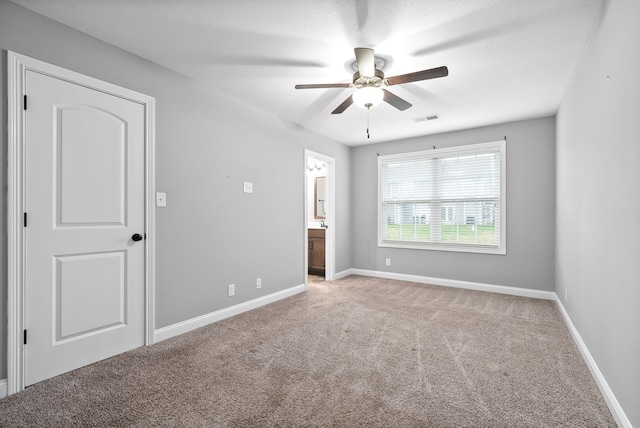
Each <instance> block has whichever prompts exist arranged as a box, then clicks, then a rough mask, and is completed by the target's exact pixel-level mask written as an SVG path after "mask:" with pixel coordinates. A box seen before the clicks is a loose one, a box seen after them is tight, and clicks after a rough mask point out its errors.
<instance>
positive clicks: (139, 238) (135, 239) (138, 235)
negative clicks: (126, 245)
mask: <svg viewBox="0 0 640 428" xmlns="http://www.w3.org/2000/svg"><path fill="white" fill-rule="evenodd" d="M131 239H133V242H138V241H142V239H143V237H142V235H140V234H139V233H134V234H133V236H132V237H131Z"/></svg>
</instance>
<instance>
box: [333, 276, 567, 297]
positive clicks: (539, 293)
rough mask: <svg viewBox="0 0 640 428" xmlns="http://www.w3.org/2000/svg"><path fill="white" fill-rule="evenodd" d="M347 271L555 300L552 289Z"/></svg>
mask: <svg viewBox="0 0 640 428" xmlns="http://www.w3.org/2000/svg"><path fill="white" fill-rule="evenodd" d="M345 272H346V271H345ZM349 272H350V274H351V275H363V276H371V277H374V278H387V279H397V280H400V281H410V282H418V283H421V284H432V285H441V286H444V287H454V288H463V289H465V290H476V291H487V292H489V293H500V294H509V295H511V296H521V297H532V298H534V299H544V300H556V293H554V292H553V291H543V290H534V289H531V288H518V287H509V286H505V285H494V284H485V283H482V282H471V281H460V280H457V279H445V278H433V277H429V276H420V275H410V274H406V273H394V272H381V271H375V270H366V269H349ZM341 274H342V272H341ZM345 276H346V275H345Z"/></svg>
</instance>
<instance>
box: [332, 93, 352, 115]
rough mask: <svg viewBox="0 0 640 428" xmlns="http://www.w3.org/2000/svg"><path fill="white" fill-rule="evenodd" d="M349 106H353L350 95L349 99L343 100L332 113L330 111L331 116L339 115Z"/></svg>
mask: <svg viewBox="0 0 640 428" xmlns="http://www.w3.org/2000/svg"><path fill="white" fill-rule="evenodd" d="M351 104H353V98H352V97H351V95H349V98H347V99H346V100H344V101H343V102H342V104H340V105H339V106H338V107H336V109H335V110H334V111H332V112H331V114H340V113H342V112H343V111H345V110H346V109H348V108H349V106H350V105H351Z"/></svg>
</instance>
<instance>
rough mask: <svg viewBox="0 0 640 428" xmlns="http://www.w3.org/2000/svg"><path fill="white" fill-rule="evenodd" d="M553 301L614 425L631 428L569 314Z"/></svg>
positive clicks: (560, 303)
mask: <svg viewBox="0 0 640 428" xmlns="http://www.w3.org/2000/svg"><path fill="white" fill-rule="evenodd" d="M555 301H556V304H557V305H558V310H559V311H560V314H562V318H564V322H565V323H566V324H567V327H568V328H569V331H570V332H571V336H572V337H573V340H574V341H575V343H576V345H577V346H578V349H579V350H580V353H581V354H582V357H583V358H584V361H585V363H587V366H588V367H589V370H590V371H591V375H592V376H593V378H594V380H595V381H596V384H597V385H598V388H599V389H600V392H601V393H602V396H603V398H604V401H605V402H606V403H607V406H608V407H609V410H610V411H611V414H612V415H613V417H614V419H615V420H616V423H617V424H618V426H620V427H624V428H632V425H631V422H630V421H629V418H627V415H626V414H625V413H624V410H622V406H620V403H619V402H618V400H617V399H616V397H615V395H614V394H613V391H612V390H611V388H610V387H609V384H608V383H607V380H606V379H605V378H604V375H603V374H602V372H601V371H600V368H599V367H598V364H596V361H595V360H594V359H593V357H592V356H591V352H589V348H587V345H586V343H584V340H582V336H580V333H578V330H577V329H576V326H575V325H574V324H573V321H571V318H570V317H569V313H568V312H567V310H566V309H565V308H564V305H563V304H562V301H561V300H560V298H559V297H558V296H557V295H556V299H555Z"/></svg>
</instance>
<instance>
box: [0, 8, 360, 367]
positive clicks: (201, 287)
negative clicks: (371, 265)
mask: <svg viewBox="0 0 640 428" xmlns="http://www.w3.org/2000/svg"><path fill="white" fill-rule="evenodd" d="M0 49H1V50H2V55H1V58H2V64H0V82H2V84H1V86H0V100H2V102H1V104H0V106H1V107H0V117H1V118H2V131H1V135H2V147H3V151H2V161H1V162H0V186H2V189H3V190H4V192H3V194H2V197H0V225H2V226H0V234H1V237H2V242H1V244H0V267H1V270H2V271H1V272H0V278H2V283H1V288H0V289H1V291H2V292H1V295H0V319H1V320H2V322H0V326H1V328H2V330H1V332H0V379H2V378H6V338H7V335H6V312H5V311H6V303H7V300H6V299H7V283H6V267H7V259H6V243H7V230H6V226H5V225H6V209H7V207H6V183H7V182H6V174H7V170H6V168H7V159H6V155H7V151H6V147H7V119H6V114H7V113H6V109H7V101H6V91H7V86H6V85H7V83H6V80H7V75H6V66H7V57H6V50H12V51H15V52H18V53H21V54H24V55H28V56H31V57H34V58H37V59H40V60H43V61H46V62H49V63H52V64H55V65H58V66H61V67H65V68H68V69H71V70H74V71H77V72H80V73H84V74H87V75H90V76H93V77H96V78H99V79H102V80H105V81H108V82H110V83H114V84H117V85H121V86H124V87H126V88H129V89H133V90H135V91H139V92H142V93H145V94H148V95H151V96H154V97H155V98H156V156H157V162H156V166H157V176H156V185H157V190H158V191H164V192H166V193H167V201H168V206H167V208H160V209H157V211H156V212H157V233H156V238H157V241H156V242H157V271H156V275H157V284H156V287H157V292H156V310H157V314H156V315H157V319H156V327H157V328H159V327H164V326H167V325H171V324H173V323H176V322H179V321H184V320H187V319H190V318H193V317H196V316H199V315H203V314H206V313H209V312H212V311H215V310H219V309H222V308H224V307H228V306H231V305H235V304H238V303H240V302H243V301H247V300H250V299H254V298H257V297H259V296H262V295H266V294H269V293H273V292H276V291H279V290H283V289H286V288H290V287H293V286H296V285H299V284H302V283H303V282H304V272H303V270H304V269H303V265H304V258H305V257H306V255H305V254H304V228H305V227H306V221H305V219H304V218H303V215H304V214H303V209H304V201H303V188H304V180H303V177H304V172H305V168H304V149H305V148H308V149H311V150H314V151H316V152H319V153H322V154H326V155H329V156H333V157H335V158H336V166H337V171H336V174H335V175H336V180H337V186H336V187H337V191H336V197H337V203H336V220H335V221H334V226H335V227H336V240H337V243H336V260H337V266H336V271H341V270H345V269H347V268H349V267H351V257H350V255H351V248H350V241H349V238H350V236H349V234H348V232H347V231H348V230H350V223H349V222H350V215H349V204H350V195H349V189H350V188H351V185H350V179H349V172H348V168H349V164H350V149H349V148H348V147H346V146H343V145H341V144H337V143H335V142H332V141H330V140H327V139H325V138H322V137H320V136H318V135H317V134H313V133H310V132H307V131H305V130H302V129H300V128H299V127H296V126H294V125H292V124H287V123H283V122H282V121H280V120H279V119H277V118H276V117H275V116H271V115H270V114H267V113H265V112H263V111H260V110H257V109H255V108H253V107H251V106H249V105H247V104H244V103H242V102H239V101H237V100H234V99H231V98H230V97H228V96H226V95H223V94H221V93H219V92H217V91H215V90H212V89H210V88H207V87H205V86H203V85H200V84H198V83H196V82H194V81H192V80H189V79H187V78H185V77H183V76H181V75H179V74H177V73H174V72H172V71H169V70H167V69H164V68H162V67H160V66H158V65H156V64H153V63H151V62H148V61H145V60H143V59H141V58H139V57H136V56H134V55H132V54H129V53H127V52H124V51H122V50H120V49H118V48H115V47H113V46H111V45H108V44H105V43H103V42H101V41H98V40H96V39H93V38H91V37H89V36H87V35H85V34H83V33H80V32H77V31H75V30H72V29H70V28H68V27H65V26H63V25H60V24H58V23H56V22H54V21H51V20H49V19H47V18H44V17H42V16H40V15H37V14H35V13H33V12H30V11H27V10H26V9H24V8H22V7H19V6H17V5H15V4H13V3H10V2H8V1H6V0H0ZM243 181H253V183H254V193H253V194H252V195H247V194H244V193H243V192H242V183H243ZM257 277H261V278H262V284H263V286H262V288H261V289H260V290H256V289H255V278H257ZM230 283H235V284H236V296H235V297H234V298H228V297H227V296H226V286H227V284H230Z"/></svg>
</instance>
